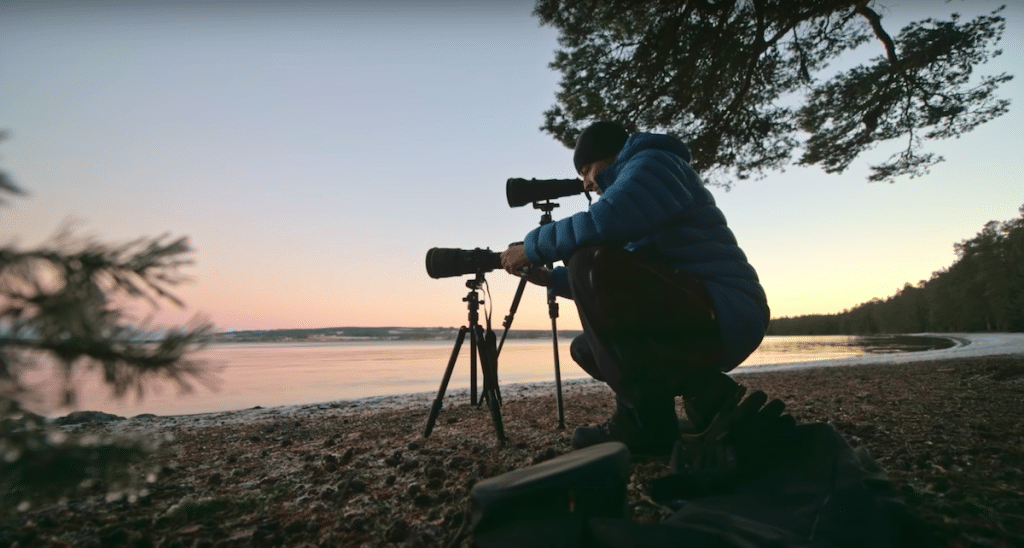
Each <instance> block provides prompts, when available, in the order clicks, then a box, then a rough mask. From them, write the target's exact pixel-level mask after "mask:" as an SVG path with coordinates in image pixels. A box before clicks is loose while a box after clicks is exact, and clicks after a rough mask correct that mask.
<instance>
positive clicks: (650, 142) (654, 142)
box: [596, 133, 690, 192]
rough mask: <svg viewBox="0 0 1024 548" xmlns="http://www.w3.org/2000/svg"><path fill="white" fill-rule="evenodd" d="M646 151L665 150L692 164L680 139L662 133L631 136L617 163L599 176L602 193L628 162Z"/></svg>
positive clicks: (616, 158) (598, 181)
mask: <svg viewBox="0 0 1024 548" xmlns="http://www.w3.org/2000/svg"><path fill="white" fill-rule="evenodd" d="M644 150H663V151H665V152H670V153H672V154H675V155H677V156H679V157H681V158H682V159H683V161H685V162H686V163H690V149H689V148H688V147H687V146H686V145H685V144H683V142H682V141H680V140H679V139H677V138H675V137H673V136H671V135H664V134H660V133H634V134H633V135H630V136H629V139H627V140H626V144H625V145H623V146H622V150H620V151H619V155H618V156H616V157H615V162H613V163H612V164H611V165H610V166H608V167H606V168H605V169H603V170H602V171H601V173H599V174H598V175H597V180H596V182H597V186H599V187H601V192H604V191H605V190H608V186H610V185H611V184H612V183H613V182H614V181H615V179H616V178H617V177H618V176H619V171H621V170H622V166H623V165H624V164H626V162H628V161H629V160H630V159H631V158H632V157H633V156H636V155H637V154H638V153H640V152H642V151H644Z"/></svg>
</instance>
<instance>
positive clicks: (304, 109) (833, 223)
mask: <svg viewBox="0 0 1024 548" xmlns="http://www.w3.org/2000/svg"><path fill="white" fill-rule="evenodd" d="M1009 4H1010V5H1009V6H1007V10H1006V12H1005V17H1006V18H1007V29H1006V33H1005V34H1004V37H1003V41H1002V43H1001V44H1000V47H1001V48H1002V49H1003V50H1004V54H1003V55H1002V56H1001V57H998V58H996V60H995V61H994V62H992V63H990V64H989V65H987V66H986V67H985V68H983V69H981V70H982V72H984V73H988V74H992V73H999V72H1009V73H1012V74H1016V75H1017V78H1016V79H1014V80H1013V81H1011V82H1010V83H1009V84H1007V85H1005V86H1004V87H1003V88H1002V90H1001V92H1000V96H1002V97H1004V98H1008V99H1010V100H1011V101H1012V105H1011V111H1010V113H1009V114H1007V115H1005V116H1003V117H1001V118H998V119H996V120H995V121H993V122H990V123H988V124H986V125H983V126H981V127H979V128H978V129H976V130H975V131H974V132H972V133H970V134H968V135H965V136H963V137H962V138H960V139H955V140H950V141H943V142H936V143H931V144H930V145H929V150H930V151H933V152H936V153H938V154H940V155H942V156H943V157H944V158H945V159H946V161H945V162H943V163H940V164H938V165H937V166H935V167H934V168H932V170H931V172H930V174H929V175H927V176H925V177H920V178H916V179H910V178H907V177H902V178H900V179H898V181H897V182H896V183H894V184H888V183H868V182H867V181H866V177H867V174H868V167H867V166H869V165H870V164H872V163H878V162H880V161H882V160H884V159H885V158H887V157H888V156H889V155H890V154H892V153H893V152H895V151H896V150H898V147H899V146H900V145H899V144H893V145H891V146H889V147H888V148H882V147H880V148H879V149H877V150H875V151H873V152H872V153H870V154H867V155H865V156H864V157H862V158H860V159H858V160H857V161H856V162H855V163H854V166H853V167H851V169H849V170H848V171H847V172H846V173H844V174H841V175H830V174H826V173H824V172H823V171H821V170H820V169H818V168H796V167H791V168H788V169H787V170H786V171H785V172H776V173H771V174H769V175H768V176H767V177H765V178H764V179H761V180H756V181H741V182H737V183H736V184H734V185H733V187H732V189H731V190H729V191H726V190H724V189H722V188H719V187H711V191H712V193H713V194H714V196H715V199H716V200H717V202H718V205H719V206H720V208H721V209H722V210H723V212H724V213H725V215H726V217H727V218H728V221H729V226H730V228H732V230H733V232H734V233H735V235H736V237H737V239H738V241H739V243H740V246H741V247H742V248H743V250H744V251H745V253H746V254H747V256H748V258H749V260H750V262H751V264H752V265H753V266H754V267H755V268H756V269H757V271H758V273H759V275H760V277H761V280H762V283H763V285H764V287H765V290H766V292H767V294H768V299H769V304H770V306H771V308H772V316H773V317H782V316H796V315H802V314H828V313H836V312H840V311H842V310H844V309H847V308H851V307H853V306H855V305H857V304H859V303H862V302H865V301H868V300H870V299H872V298H875V297H879V298H885V297H887V296H889V295H892V294H893V293H895V292H896V291H898V290H899V289H900V288H902V287H903V285H904V284H905V283H908V282H909V283H912V284H915V283H917V282H918V281H920V280H926V279H928V278H929V277H930V276H931V275H932V273H933V272H935V271H937V270H940V269H942V268H945V267H948V266H949V265H950V264H952V262H953V261H954V260H955V254H954V251H953V244H954V243H956V242H959V241H962V240H964V239H968V238H971V237H972V236H974V235H975V234H976V233H977V232H979V231H980V230H981V228H982V227H983V226H984V224H985V223H986V222H988V221H992V220H999V221H1003V220H1009V219H1012V218H1016V217H1018V216H1019V213H1018V208H1019V207H1020V206H1021V205H1022V204H1024V183H1022V182H1021V178H1020V177H1019V173H1020V171H1021V169H1022V168H1024V163H1022V162H1021V160H1020V159H1019V158H1020V148H1021V137H1020V135H1021V132H1020V128H1021V127H1022V126H1024V114H1022V110H1021V107H1022V106H1024V105H1022V99H1024V87H1022V86H1024V75H1022V74H1020V68H1021V67H1022V66H1024V63H1022V59H1024V5H1022V4H1021V3H1015V2H1011V3H1009ZM887 5H888V7H889V9H888V11H887V12H885V13H884V16H885V19H884V20H883V21H884V22H885V24H886V25H887V26H890V28H891V30H893V31H896V30H898V28H900V27H902V26H903V22H905V21H907V20H911V19H919V18H922V17H927V16H929V15H934V16H945V15H948V13H950V12H952V11H959V12H960V13H962V14H963V15H964V16H965V17H967V16H971V15H975V14H981V13H988V12H990V11H991V10H992V9H995V8H996V7H998V5H999V2H991V1H988V0H972V1H971V2H970V3H966V2H963V3H961V2H952V3H946V2H943V1H941V0H931V1H925V0H921V1H911V0H902V1H901V2H888V3H887ZM531 12H532V2H530V1H528V0H514V1H507V2H489V1H487V0H476V1H475V2H459V1H454V0H453V1H448V2H441V1H433V0H431V1H426V2H416V3H411V2H410V3H396V2H387V1H381V2H362V3H352V2H341V3H328V2H309V3H286V2H279V3H278V2H253V3H241V2H213V1H212V0H208V1H187V0H186V1H181V2H175V3H162V2H153V1H149V2H127V1H125V2H115V1H96V2H88V3H86V2H81V3H67V2H47V1H42V2H23V1H20V0H0V128H3V129H6V130H7V131H8V132H9V138H8V139H7V140H5V141H3V142H2V143H0V170H3V171H6V172H7V173H8V174H9V175H10V176H11V177H12V178H13V179H14V181H15V182H16V183H18V184H19V185H20V186H21V187H23V188H24V189H25V190H27V191H28V195H27V196H25V197H23V198H15V199H13V200H10V203H9V204H8V205H7V206H6V207H3V208H0V240H2V242H3V243H8V242H14V243H15V244H16V245H18V246H20V247H31V246H34V245H38V244H39V243H41V242H44V241H46V240H47V239H48V238H50V237H52V236H53V235H54V234H55V233H56V232H57V231H58V230H59V229H60V228H61V227H62V226H66V225H67V224H68V223H71V224H72V225H73V226H74V227H75V229H76V233H78V234H79V235H82V236H90V237H95V238H97V239H101V240H104V241H109V242H116V243H120V242H126V241H130V240H133V239H135V238H136V237H139V236H159V235H161V234H169V235H171V236H188V238H189V241H190V243H191V244H192V246H193V248H194V249H195V251H194V253H193V255H192V258H193V260H194V261H195V263H194V265H192V266H190V267H188V268H186V269H184V270H183V272H184V273H185V274H187V275H188V276H189V277H190V278H191V281H190V282H189V283H187V284H185V285H182V286H179V287H178V288H177V290H176V292H177V294H178V295H179V296H180V297H181V298H182V299H183V300H184V301H185V302H186V303H187V307H186V308H185V309H183V310H175V309H174V308H173V307H163V308H162V309H161V310H160V311H159V313H158V315H157V318H158V321H161V322H168V323H174V322H179V321H185V320H187V319H189V318H191V317H193V316H197V315H198V316H200V317H204V318H207V319H209V320H211V321H212V322H213V323H214V324H215V325H216V326H217V327H218V328H219V329H222V330H242V329H273V328H305V327H308V328H315V327H333V326H357V325H358V326H408V327H414V326H459V325H462V324H464V323H466V321H467V313H468V312H467V307H466V304H465V303H464V302H463V300H462V299H463V297H465V296H466V294H467V293H468V291H469V290H468V289H467V288H466V286H465V281H466V280H467V279H468V276H463V277H452V278H445V279H432V278H430V277H429V276H428V275H427V273H426V270H425V266H424V258H425V255H426V252H427V250H428V249H430V248H433V247H442V248H462V249H473V248H477V247H480V248H490V249H491V250H494V251H501V250H503V249H504V248H505V247H506V246H507V245H508V244H509V243H511V242H514V241H519V240H522V239H523V236H524V235H525V234H526V232H528V231H529V230H531V229H532V228H534V227H535V226H537V224H538V223H539V221H540V212H539V211H537V210H535V209H532V208H530V207H529V206H527V207H521V208H509V207H508V204H507V202H506V198H505V182H506V180H507V179H508V178H510V177H522V178H572V177H575V176H576V174H575V172H574V169H573V166H572V160H571V156H572V152H571V150H569V149H567V148H565V147H564V146H563V145H561V144H559V143H558V142H556V141H555V140H554V139H553V138H552V137H550V136H549V135H547V134H545V133H543V132H542V131H540V129H539V127H540V125H541V124H542V122H543V114H542V113H543V111H544V110H546V109H547V108H549V107H550V106H551V105H553V104H554V101H555V93H556V92H557V90H558V81H559V74H558V73H556V72H554V71H552V70H551V69H550V68H549V67H548V64H549V63H550V61H551V60H552V59H553V57H554V52H555V50H556V49H557V47H558V44H557V32H556V30H555V29H552V28H549V27H541V26H540V25H539V22H538V21H537V19H536V18H535V17H534V16H533V15H532V13H531ZM881 53H882V52H881V50H880V46H878V45H877V44H875V43H872V44H870V45H869V46H868V49H867V50H866V51H865V52H859V53H858V54H863V55H864V56H866V57H873V56H875V55H879V54H881ZM558 203H559V207H558V208H557V209H555V210H554V213H553V214H554V216H555V218H556V219H557V218H561V217H565V216H568V215H571V214H572V213H575V212H576V211H580V210H583V209H585V208H586V207H587V202H586V200H585V198H584V197H582V196H574V197H568V198H563V199H560V200H558ZM487 280H488V288H489V290H490V293H489V295H486V294H485V295H484V300H485V301H486V303H485V307H486V308H485V311H488V310H489V311H490V313H491V316H492V321H493V324H494V327H495V328H496V329H497V328H500V326H501V324H502V321H503V319H504V318H505V316H506V315H507V314H508V312H509V307H510V305H511V302H512V298H513V295H514V292H515V288H516V285H517V284H518V279H517V278H513V277H512V276H509V275H508V274H506V273H504V272H503V271H494V272H492V273H490V274H488V275H487ZM559 305H560V306H559V317H558V320H557V321H558V325H559V327H560V328H565V329H578V328H579V320H578V318H577V316H576V312H575V308H574V306H573V304H572V303H571V302H570V301H565V300H559ZM550 326H551V320H550V319H549V316H548V308H547V305H546V303H545V295H544V292H543V290H542V289H540V288H537V287H535V286H529V287H528V289H527V291H526V293H525V295H524V297H523V301H522V303H521V304H520V306H519V308H518V311H517V312H516V314H515V317H514V319H513V322H512V327H513V328H522V329H547V328H549V327H550Z"/></svg>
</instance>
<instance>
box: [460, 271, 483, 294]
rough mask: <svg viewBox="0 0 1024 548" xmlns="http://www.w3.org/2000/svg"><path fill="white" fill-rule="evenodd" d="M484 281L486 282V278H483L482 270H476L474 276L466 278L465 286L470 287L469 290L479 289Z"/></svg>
mask: <svg viewBox="0 0 1024 548" xmlns="http://www.w3.org/2000/svg"><path fill="white" fill-rule="evenodd" d="M485 283H487V280H485V279H484V272H483V271H477V273H476V277H475V278H470V279H468V280H466V287H468V288H470V289H471V290H473V291H474V292H475V291H479V290H480V288H481V287H483V285H484V284H485ZM463 300H465V299H463Z"/></svg>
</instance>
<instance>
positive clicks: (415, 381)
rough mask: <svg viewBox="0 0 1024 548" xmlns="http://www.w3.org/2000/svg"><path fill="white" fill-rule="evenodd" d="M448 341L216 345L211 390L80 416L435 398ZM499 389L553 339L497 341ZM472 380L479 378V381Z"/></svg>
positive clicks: (787, 354)
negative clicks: (214, 382)
mask: <svg viewBox="0 0 1024 548" xmlns="http://www.w3.org/2000/svg"><path fill="white" fill-rule="evenodd" d="M569 342H570V340H569V339H568V338H567V339H565V340H560V341H559V343H560V344H559V346H560V349H559V360H560V363H561V372H562V379H563V380H567V379H577V378H587V374H586V373H584V372H583V370H581V369H580V368H579V367H578V366H577V365H576V364H575V362H573V361H572V358H571V357H570V356H569ZM860 342H861V339H860V338H859V337H847V336H828V337H821V336H817V337H767V338H766V339H765V341H764V343H762V345H761V347H760V348H759V349H758V350H757V352H755V353H754V354H753V355H751V356H750V358H748V359H747V361H746V362H744V364H743V365H742V367H755V366H757V365H762V364H773V363H789V362H800V361H812V360H822V359H834V358H843V357H847V356H856V355H861V354H864V353H866V352H869V351H872V350H875V349H873V348H871V347H865V346H862V345H861V344H859V343H860ZM453 345H454V341H407V342H406V341H393V342H379V341H373V342H362V341H359V342H352V341H346V342H323V343H252V344H244V343H238V344H224V345H216V346H213V347H210V348H207V349H205V350H204V351H202V352H201V354H200V357H202V358H204V359H206V360H208V361H209V363H211V364H212V365H215V366H218V367H219V368H220V372H219V375H218V376H219V378H220V387H219V388H218V389H217V390H216V391H212V390H210V389H208V388H204V387H198V388H197V389H196V390H195V391H194V392H192V393H189V394H183V395H182V394H179V393H178V391H177V389H176V388H175V387H174V386H172V385H170V384H165V385H162V386H158V387H156V388H158V389H159V390H158V391H155V392H152V391H151V393H149V394H147V396H146V397H145V399H144V400H143V401H141V402H137V401H135V399H134V398H129V399H128V400H125V401H121V402H114V401H110V400H109V399H108V397H107V394H108V392H107V391H106V389H104V388H102V387H101V386H100V385H99V382H98V379H97V378H95V376H88V375H86V376H83V377H82V378H81V379H80V384H79V386H81V387H82V389H81V392H80V394H79V402H78V405H77V408H78V409H89V410H98V411H106V412H108V413H116V414H118V415H122V416H133V415H137V414H140V413H154V414H157V415H179V414H190V413H206V412H213V411H229V410H235V409H245V408H250V407H254V406H257V405H258V406H262V407H273V406H279V405H295V404H310V403H320V402H328V401H335V400H345V399H354V398H362V397H367V396H382V395H393V394H409V393H415V392H436V391H437V389H438V387H439V385H440V382H441V378H442V376H443V375H444V370H445V367H446V366H447V364H448V359H449V357H450V355H451V352H452V347H453ZM469 369H470V365H469V344H468V342H467V343H466V344H464V345H463V347H462V349H461V351H460V353H459V359H458V361H457V362H456V364H455V369H454V373H453V375H452V379H451V382H450V384H449V385H448V390H454V389H459V388H468V387H469ZM498 377H499V382H500V383H501V385H502V386H504V385H506V384H514V383H523V382H538V381H540V382H553V381H554V353H553V350H552V344H551V339H537V340H513V339H509V340H508V341H506V342H505V346H504V348H503V349H502V352H501V358H500V362H499V367H498ZM477 378H478V380H477V382H478V384H479V383H482V382H483V381H482V376H481V375H480V374H479V373H478V374H477ZM37 382H39V383H40V384H39V386H40V388H42V389H44V391H45V389H47V388H51V386H50V385H52V384H53V382H52V381H50V380H49V379H48V378H46V379H43V378H39V379H37ZM27 407H29V408H30V409H33V410H34V411H37V412H40V413H43V414H47V415H50V416H57V415H60V414H65V413H66V412H67V411H68V410H66V409H62V410H54V409H52V407H51V406H48V405H46V404H45V403H37V404H35V405H31V404H30V405H28V406H27Z"/></svg>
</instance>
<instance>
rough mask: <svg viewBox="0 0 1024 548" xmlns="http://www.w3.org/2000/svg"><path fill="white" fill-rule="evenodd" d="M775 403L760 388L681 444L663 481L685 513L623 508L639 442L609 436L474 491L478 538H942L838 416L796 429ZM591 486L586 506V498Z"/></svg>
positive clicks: (661, 495) (486, 545) (779, 541)
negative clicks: (856, 444) (649, 513)
mask: <svg viewBox="0 0 1024 548" xmlns="http://www.w3.org/2000/svg"><path fill="white" fill-rule="evenodd" d="M758 398H760V399H758ZM765 400H766V397H764V394H763V393H757V392H755V393H754V394H752V395H751V396H750V397H749V398H748V399H747V400H745V401H744V402H743V403H742V404H740V406H739V407H738V408H737V410H736V411H735V412H734V413H733V414H732V417H731V418H730V417H724V418H723V419H722V420H720V421H716V422H717V426H716V425H712V428H711V429H709V432H706V433H705V434H704V435H702V436H691V437H686V438H684V440H683V441H682V442H680V443H678V444H677V446H676V452H675V454H674V455H673V458H672V473H671V474H668V475H666V476H665V477H662V478H659V479H658V480H655V481H654V482H653V483H652V484H651V495H652V498H654V499H655V500H656V501H658V502H659V503H662V504H665V505H668V506H669V507H671V508H673V509H676V511H675V513H674V514H672V515H671V516H670V517H669V518H667V519H665V520H664V521H662V522H661V523H648V524H641V523H635V522H631V521H629V520H628V519H627V518H626V517H625V516H624V515H623V514H622V508H624V505H625V502H626V501H625V485H626V480H627V478H628V471H627V470H626V465H625V462H624V460H623V459H624V458H625V459H628V450H625V448H624V447H623V446H621V444H604V445H598V446H595V447H591V448H587V449H584V450H581V451H575V452H573V453H569V454H567V455H563V456H562V457H559V458H558V459H554V460H552V461H548V462H546V463H541V464H539V465H537V466H532V467H529V468H525V469H522V470H516V471H513V472H509V473H507V474H503V475H501V476H497V477H495V478H491V479H488V480H485V481H482V482H480V483H479V484H477V486H475V487H474V488H473V493H472V495H471V497H472V500H473V505H474V510H473V518H474V519H473V534H474V539H473V540H474V544H475V545H476V546H479V547H481V548H491V547H504V546H537V547H570V546H571V547H595V548H596V547H600V548H633V547H637V548H639V547H646V548H651V547H653V548H660V547H666V548H667V547H680V548H683V547H685V548H797V547H799V548H855V547H856V548H861V547H870V548H928V547H937V546H938V543H937V542H936V541H935V539H934V538H933V537H932V536H931V534H930V533H929V532H928V530H927V527H926V526H925V525H924V524H923V523H922V522H920V520H918V518H917V517H916V516H914V515H913V514H912V513H911V512H910V511H909V509H908V508H906V506H905V505H904V504H903V503H902V502H901V501H900V499H899V497H898V496H897V493H896V492H895V490H894V489H893V487H892V484H891V482H890V481H889V479H888V477H887V476H886V474H885V472H884V471H883V470H882V469H881V468H879V467H878V465H877V463H875V461H874V460H873V459H872V458H871V457H870V456H869V455H868V454H867V452H866V451H863V450H854V449H853V448H852V447H850V445H849V444H848V443H847V442H846V440H844V439H843V437H842V436H841V435H840V434H839V433H838V432H836V431H835V429H833V428H832V427H831V426H829V425H827V424H821V423H816V424H807V425H800V426H796V425H795V424H793V423H792V418H791V417H789V416H788V415H781V410H782V405H781V402H778V401H777V400H776V401H773V402H770V403H769V405H767V406H764V407H763V408H762V407H761V405H762V404H763V403H764V402H765ZM716 428H717V429H718V430H717V431H716ZM605 446H610V447H605ZM612 446H618V447H612ZM622 451H626V456H625V457H623V456H622V454H621V452H622ZM612 455H615V456H614V457H612ZM613 463H614V464H613ZM577 489H582V490H583V491H577ZM568 493H577V495H576V499H575V500H576V501H577V503H576V504H568V503H567V501H569V500H573V499H571V498H569V495H567V494H568ZM579 493H585V495H584V498H585V499H586V501H587V502H586V504H584V505H580V504H578V501H579V500H582V499H581V498H580V496H579ZM616 512H617V513H616Z"/></svg>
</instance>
